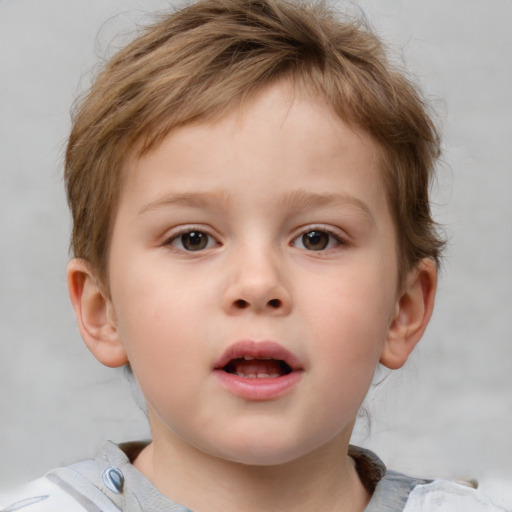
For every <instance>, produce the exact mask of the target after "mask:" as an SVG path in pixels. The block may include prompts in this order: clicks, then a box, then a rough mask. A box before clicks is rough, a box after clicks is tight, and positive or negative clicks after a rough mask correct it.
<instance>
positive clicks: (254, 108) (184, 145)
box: [124, 82, 383, 193]
mask: <svg viewBox="0 0 512 512" xmlns="http://www.w3.org/2000/svg"><path fill="white" fill-rule="evenodd" d="M341 160H342V161H343V162H341ZM380 160H381V158H380V148H379V146H378V145H377V144H376V143H375V142H374V141H373V139H372V138H371V137H370V136H369V135H368V134H367V133H365V132H364V131H361V130H354V129H353V128H351V127H350V126H349V125H347V124H346V123H345V122H343V121H342V120H341V119H340V118H339V117H338V116H337V115H336V113H335V112H334V110H333V109H332V108H331V107H330V106H329V105H328V104H327V102H326V101H324V100H323V99H322V97H321V96H319V95H313V94H312V93H304V92H301V93H298V92H297V91H296V89H294V87H293V84H290V83H289V82H280V83H277V84H274V85H272V86H269V87H267V88H265V89H263V90H261V91H259V92H258V93H257V94H255V95H253V96H252V97H250V99H249V100H247V101H245V102H244V103H243V104H242V105H240V106H238V107H233V108H231V109H230V110H229V111H228V112H227V113H226V114H225V115H223V116H222V117H220V118H216V119H214V120H207V121H203V122H200V123H196V124H190V125H187V126H185V127H180V128H177V129H175V130H172V131H171V132H170V133H169V134H168V135H167V136H166V137H165V138H164V139H163V141H162V142H160V143H159V144H158V145H157V146H156V147H155V148H152V149H151V150H150V151H149V152H147V153H146V154H144V155H142V156H141V157H138V158H137V157H131V158H129V159H128V161H127V162H126V165H125V169H124V173H125V175H124V177H125V182H126V187H125V188H132V189H135V190H138V191H141V190H142V189H145V188H146V187H147V186H149V185H150V184H149V181H150V180H148V177H149V173H151V174H158V173H160V178H161V179H162V180H166V179H168V178H169V176H170V175H172V177H173V180H174V186H175V188H176V189H182V190H183V191H191V190H198V191H199V190H202V189H204V190H205V191H206V190H211V189H212V188H222V186H224V185H223V183H222V182H223V181H225V179H228V180H229V182H230V183H231V184H232V185H237V184H238V185H243V184H244V181H245V182H247V181H250V179H251V178H254V177H255V176H258V180H257V181H258V182H259V183H263V182H264V183H266V184H267V185H272V184H274V185H275V186H276V191H277V190H278V189H279V188H288V189H293V188H294V185H296V186H300V183H299V182H298V181H297V180H300V179H305V178H306V174H315V180H314V183H310V184H309V186H310V187H311V186H313V188H315V189H317V190H316V191H315V190H313V191H312V192H313V193H315V192H325V191H326V187H327V188H328V187H329V186H330V185H329V184H328V183H326V182H329V181H332V179H333V178H336V179H337V178H340V179H341V178H342V174H343V173H341V172H340V173H337V171H338V168H340V166H341V167H349V168H351V170H353V171H354V172H356V173H357V174H358V175H359V176H358V177H359V179H360V180H362V181H364V182H365V186H366V187H369V188H372V189H376V190H375V192H376V193H378V191H381V190H383V185H382V183H383V182H382V179H381V177H380V169H379V167H380ZM340 170H342V169H341V168H340ZM283 178H285V180H284V181H283ZM286 179H287V180H288V181H286ZM151 181H153V182H156V181H157V180H156V177H155V179H154V180H151ZM285 185H286V187H285ZM157 188H158V187H157ZM299 188H300V187H299ZM148 192H149V191H148ZM155 193H157V191H156V190H155Z"/></svg>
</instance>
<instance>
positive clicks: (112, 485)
mask: <svg viewBox="0 0 512 512" xmlns="http://www.w3.org/2000/svg"><path fill="white" fill-rule="evenodd" d="M103 482H104V483H105V485H106V486H107V487H108V488H109V489H110V490H111V491H112V492H115V493H116V494H121V493H122V492H123V486H124V475H123V473H121V470H120V469H117V468H107V469H106V470H105V471H104V472H103Z"/></svg>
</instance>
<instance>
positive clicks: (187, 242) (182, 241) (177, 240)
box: [167, 229, 217, 252]
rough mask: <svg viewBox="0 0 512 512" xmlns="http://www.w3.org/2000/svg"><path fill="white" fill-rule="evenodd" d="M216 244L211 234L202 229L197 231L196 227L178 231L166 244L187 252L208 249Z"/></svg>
mask: <svg viewBox="0 0 512 512" xmlns="http://www.w3.org/2000/svg"><path fill="white" fill-rule="evenodd" d="M216 244H217V241H216V240H215V239H214V238H213V237H212V236H210V235H209V234H208V233H205V232H204V231H199V230H198V229H191V230H189V231H185V232H182V233H179V234H178V235H176V236H175V237H173V238H171V239H170V240H169V241H168V242H167V245H171V246H172V247H175V248H176V249H180V250H182V251H189V252H193V251H203V250H204V249H210V248H211V247H214V246H215V245H216Z"/></svg>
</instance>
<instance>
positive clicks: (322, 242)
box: [302, 231, 330, 251]
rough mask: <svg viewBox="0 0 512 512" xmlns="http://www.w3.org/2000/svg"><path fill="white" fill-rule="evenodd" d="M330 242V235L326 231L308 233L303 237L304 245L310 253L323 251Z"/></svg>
mask: <svg viewBox="0 0 512 512" xmlns="http://www.w3.org/2000/svg"><path fill="white" fill-rule="evenodd" d="M329 240H330V235H329V233H326V232H325V231H308V232H307V233H304V234H303V235H302V245H303V246H304V248H305V249H308V250H310V251H323V250H324V249H325V248H326V247H327V246H328V245H329Z"/></svg>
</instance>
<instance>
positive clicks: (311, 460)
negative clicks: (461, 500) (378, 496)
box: [134, 436, 370, 512]
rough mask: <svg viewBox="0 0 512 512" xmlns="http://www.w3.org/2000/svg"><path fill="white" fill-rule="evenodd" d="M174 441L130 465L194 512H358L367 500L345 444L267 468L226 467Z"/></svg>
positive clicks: (227, 464)
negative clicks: (313, 511)
mask: <svg viewBox="0 0 512 512" xmlns="http://www.w3.org/2000/svg"><path fill="white" fill-rule="evenodd" d="M174 441H175V442H173V443H167V442H166V443H162V442H161V441H160V440H159V439H158V437H157V436H155V440H154V441H153V442H152V443H151V444H150V445H148V447H147V448H146V449H145V450H144V451H143V452H142V453H141V454H140V455H139V457H138V458H137V460H136V461H135V463H134V465H135V467H136V468H137V469H138V470H139V471H141V472H142V473H143V474H144V475H145V476H146V477H147V478H148V479H149V480H150V481H151V482H152V483H153V485H154V486H155V487H156V488H157V489H158V490H159V491H160V492H161V493H162V494H163V495H165V496H167V497H169V498H170V499H172V500H173V501H175V502H177V503H180V504H182V505H185V506H187V507H188V508H190V509H192V510H194V512H220V511H222V512H232V511H233V512H234V511H239V510H244V511H245V512H253V511H261V510H269V511H276V512H277V511H288V510H294V511H295V512H302V511H306V510H307V511H310V510H336V511H338V512H349V511H350V512H362V511H363V510H364V509H365V507H366V505H367V504H368V501H369V499H370V496H369V495H368V493H367V492H366V490H365V489H364V486H363V485H362V483H361V481H360V479H359V477H358V475H357V472H356V470H355V464H354V461H353V459H352V458H351V457H349V456H348V455H347V449H348V439H347V440H344V439H338V438H336V439H334V440H333V441H331V442H330V443H328V445H326V446H324V447H322V448H321V449H319V450H317V451H315V452H314V453H310V454H307V455H305V456H303V457H301V458H299V459H297V460H294V461H291V462H287V463H285V464H280V465H272V466H249V465H245V464H240V463H235V462H231V461H228V460H224V459H220V458H218V457H215V456H212V455H209V454H206V453H204V452H202V451H200V450H198V449H197V448H195V447H193V446H191V445H189V444H188V443H185V442H184V441H182V440H180V439H177V440H176V439H175V440H174Z"/></svg>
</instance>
